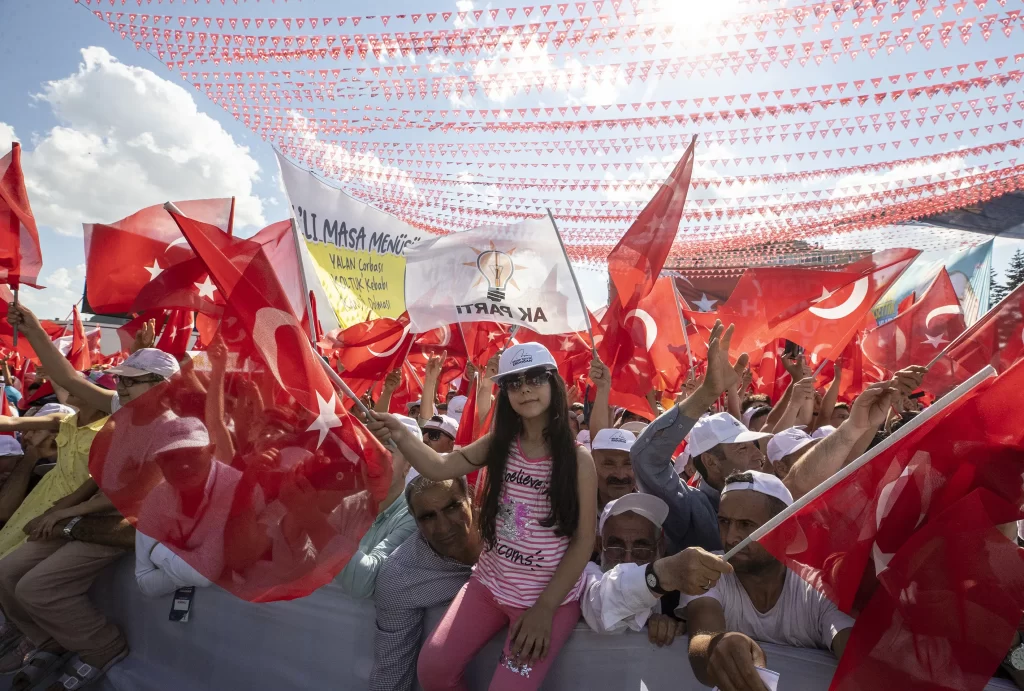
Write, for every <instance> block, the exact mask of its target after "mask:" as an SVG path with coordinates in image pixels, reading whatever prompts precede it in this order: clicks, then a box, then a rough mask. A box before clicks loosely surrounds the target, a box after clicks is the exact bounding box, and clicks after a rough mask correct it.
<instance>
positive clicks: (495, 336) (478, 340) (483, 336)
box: [462, 322, 511, 368]
mask: <svg viewBox="0 0 1024 691" xmlns="http://www.w3.org/2000/svg"><path fill="white" fill-rule="evenodd" d="M510 330H511V329H510V327H508V326H506V325H505V324H498V323H496V322H466V323H465V324H462V335H463V338H464V340H465V343H466V352H467V354H468V356H469V361H470V362H472V363H473V364H474V365H476V366H477V367H481V368H482V367H484V366H485V365H486V364H487V361H488V360H490V359H491V358H492V357H494V356H495V355H497V354H498V353H499V352H501V350H503V349H504V348H505V344H506V343H508V342H509V332H510ZM510 345H511V344H510Z"/></svg>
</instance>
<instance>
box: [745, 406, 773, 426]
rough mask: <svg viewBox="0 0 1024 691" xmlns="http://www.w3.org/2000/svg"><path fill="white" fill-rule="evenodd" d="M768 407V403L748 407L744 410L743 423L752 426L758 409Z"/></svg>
mask: <svg viewBox="0 0 1024 691" xmlns="http://www.w3.org/2000/svg"><path fill="white" fill-rule="evenodd" d="M767 407H768V406H766V405H752V406H750V407H749V408H747V409H746V410H745V411H743V415H742V417H743V424H744V425H746V426H747V427H750V421H751V420H753V419H754V416H755V415H757V411H759V410H761V409H762V408H767Z"/></svg>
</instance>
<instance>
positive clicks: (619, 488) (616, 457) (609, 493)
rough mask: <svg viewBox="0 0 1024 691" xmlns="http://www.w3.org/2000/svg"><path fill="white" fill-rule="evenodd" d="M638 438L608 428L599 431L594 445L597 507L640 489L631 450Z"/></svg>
mask: <svg viewBox="0 0 1024 691" xmlns="http://www.w3.org/2000/svg"><path fill="white" fill-rule="evenodd" d="M634 442H636V437H635V436H634V435H633V433H632V432H627V431H626V430H623V429H616V428H614V427H607V428H605V429H603V430H601V431H599V432H598V433H597V434H596V435H594V438H593V439H592V440H591V442H590V449H591V452H592V454H593V456H594V466H595V467H596V469H597V508H598V510H599V511H600V510H601V509H603V508H604V507H605V505H606V504H607V503H608V502H610V501H612V500H614V499H618V498H619V497H623V496H625V495H627V494H629V493H630V492H632V491H634V490H635V489H636V487H635V485H636V482H635V480H634V479H633V462H632V461H631V460H630V458H629V450H630V449H631V448H633V444H634Z"/></svg>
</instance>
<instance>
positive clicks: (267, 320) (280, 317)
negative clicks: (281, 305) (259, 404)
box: [252, 307, 305, 386]
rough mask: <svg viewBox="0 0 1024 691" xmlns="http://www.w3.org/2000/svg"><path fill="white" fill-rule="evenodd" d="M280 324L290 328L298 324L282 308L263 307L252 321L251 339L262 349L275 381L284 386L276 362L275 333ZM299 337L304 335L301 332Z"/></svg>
mask: <svg viewBox="0 0 1024 691" xmlns="http://www.w3.org/2000/svg"><path fill="white" fill-rule="evenodd" d="M282 326H288V327H291V328H292V329H296V330H299V325H298V323H297V322H296V321H295V317H294V316H293V315H291V314H289V313H287V312H285V311H284V310H279V309H277V308H275V307H264V308H263V309H261V310H259V311H258V312H256V319H255V320H254V323H253V328H252V331H253V333H252V337H253V341H255V342H256V343H259V344H260V346H262V349H263V350H264V353H263V357H264V358H265V359H266V361H267V367H269V368H270V370H271V371H272V372H273V373H274V377H275V378H276V379H277V381H278V382H279V383H280V384H281V385H282V386H284V385H285V384H284V380H283V379H282V378H281V370H280V368H279V367H278V364H277V338H276V337H275V334H276V333H277V330H278V329H280V328H281V327H282ZM299 331H300V337H303V338H304V337H305V336H304V335H303V334H301V330H299Z"/></svg>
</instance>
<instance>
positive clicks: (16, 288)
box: [11, 283, 21, 348]
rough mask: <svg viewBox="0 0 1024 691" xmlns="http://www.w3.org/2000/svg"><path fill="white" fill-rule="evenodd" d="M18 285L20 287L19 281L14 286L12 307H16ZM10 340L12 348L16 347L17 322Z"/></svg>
mask: <svg viewBox="0 0 1024 691" xmlns="http://www.w3.org/2000/svg"><path fill="white" fill-rule="evenodd" d="M20 287H21V284H20V283H19V284H18V285H17V286H15V288H14V307H15V308H17V307H18V290H19V288H20ZM11 342H12V343H13V347H14V348H17V347H18V326H17V324H15V326H14V336H13V337H12V338H11Z"/></svg>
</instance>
